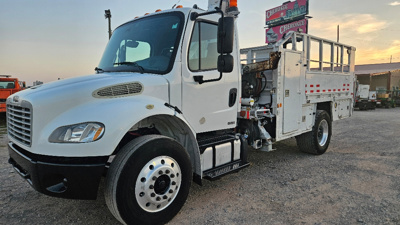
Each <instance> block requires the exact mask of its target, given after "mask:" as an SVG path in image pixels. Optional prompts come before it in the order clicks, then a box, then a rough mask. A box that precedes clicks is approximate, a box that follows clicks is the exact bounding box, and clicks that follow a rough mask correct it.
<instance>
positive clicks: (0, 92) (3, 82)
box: [0, 75, 26, 113]
mask: <svg viewBox="0 0 400 225" xmlns="http://www.w3.org/2000/svg"><path fill="white" fill-rule="evenodd" d="M25 88H26V84H25V81H18V78H11V75H0V113H2V112H6V110H7V109H6V99H7V98H8V96H10V95H12V94H14V93H16V92H18V91H21V90H23V89H25Z"/></svg>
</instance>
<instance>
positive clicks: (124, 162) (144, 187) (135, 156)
mask: <svg viewBox="0 0 400 225" xmlns="http://www.w3.org/2000/svg"><path fill="white" fill-rule="evenodd" d="M191 180H192V166H191V163H190V158H189V155H188V153H187V152H186V150H185V149H184V148H183V147H182V146H181V145H180V144H179V143H178V142H176V141H175V140H173V139H171V138H168V137H164V136H160V135H149V136H142V137H138V138H136V139H134V140H133V141H131V142H129V143H128V144H127V145H125V146H124V147H123V148H122V149H121V151H120V152H119V153H118V155H117V156H116V157H115V159H114V160H113V162H112V163H111V166H110V169H109V171H108V172H107V177H106V186H105V199H106V203H107V206H108V208H109V209H110V211H111V213H112V214H113V215H114V216H115V217H116V218H117V219H118V220H119V221H120V222H122V223H124V224H163V223H166V222H168V221H169V220H171V219H172V218H173V217H174V216H175V215H176V214H177V213H178V212H179V210H180V209H181V208H182V206H183V204H184V203H185V201H186V198H187V196H188V194H189V188H190V185H191Z"/></svg>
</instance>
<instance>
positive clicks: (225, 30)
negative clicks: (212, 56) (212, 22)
mask: <svg viewBox="0 0 400 225" xmlns="http://www.w3.org/2000/svg"><path fill="white" fill-rule="evenodd" d="M234 33H235V19H234V18H233V17H224V18H220V19H219V21H218V39H217V43H218V53H222V54H229V53H232V50H233V39H234ZM221 41H222V42H223V43H222V45H221Z"/></svg>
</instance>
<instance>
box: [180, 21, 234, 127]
mask: <svg viewBox="0 0 400 225" xmlns="http://www.w3.org/2000/svg"><path fill="white" fill-rule="evenodd" d="M205 18H207V17H202V18H201V19H198V20H197V21H195V22H194V24H191V22H189V24H188V27H190V25H192V27H193V28H192V31H191V32H187V33H188V34H186V36H185V41H184V43H187V44H184V46H183V51H182V52H183V56H182V112H183V115H184V116H185V118H186V119H187V120H188V122H189V123H190V125H191V126H192V128H193V129H194V130H195V131H196V133H202V132H207V131H214V130H222V129H227V128H234V127H235V126H236V117H237V103H236V102H237V101H235V99H236V98H237V91H238V79H239V78H238V76H239V75H238V74H237V72H236V73H235V72H234V73H225V74H224V75H223V77H222V79H221V80H220V81H215V82H208V83H203V84H199V83H197V82H195V80H194V78H193V77H194V76H203V79H204V80H209V79H215V78H218V77H219V72H218V70H217V59H218V52H217V30H218V26H217V23H215V22H210V21H208V20H204V19H205ZM213 21H216V19H215V18H214V20H213ZM188 30H189V29H188ZM185 53H186V55H185ZM232 54H233V55H234V54H236V52H233V53H232ZM237 70H238V69H237V68H234V71H237ZM232 102H233V104H232Z"/></svg>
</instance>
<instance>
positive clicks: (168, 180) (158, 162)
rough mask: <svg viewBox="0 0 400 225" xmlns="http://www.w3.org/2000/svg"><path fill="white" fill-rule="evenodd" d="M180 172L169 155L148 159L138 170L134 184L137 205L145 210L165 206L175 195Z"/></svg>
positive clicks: (149, 210) (179, 183) (155, 210)
mask: <svg viewBox="0 0 400 225" xmlns="http://www.w3.org/2000/svg"><path fill="white" fill-rule="evenodd" d="M181 177H182V173H181V169H180V167H179V165H178V163H177V162H176V161H175V160H174V159H173V158H171V157H169V156H158V157H156V158H154V159H152V160H150V161H149V162H148V163H147V164H146V165H145V166H144V167H143V168H142V170H141V171H140V173H139V176H138V178H137V180H136V185H135V196H136V200H137V202H138V204H139V206H140V207H141V208H142V209H143V210H145V211H147V212H159V211H162V210H163V209H165V208H167V207H168V206H169V205H170V204H171V203H172V202H173V201H174V199H175V197H176V196H177V194H178V192H179V189H180V186H181V181H182V179H181Z"/></svg>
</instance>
